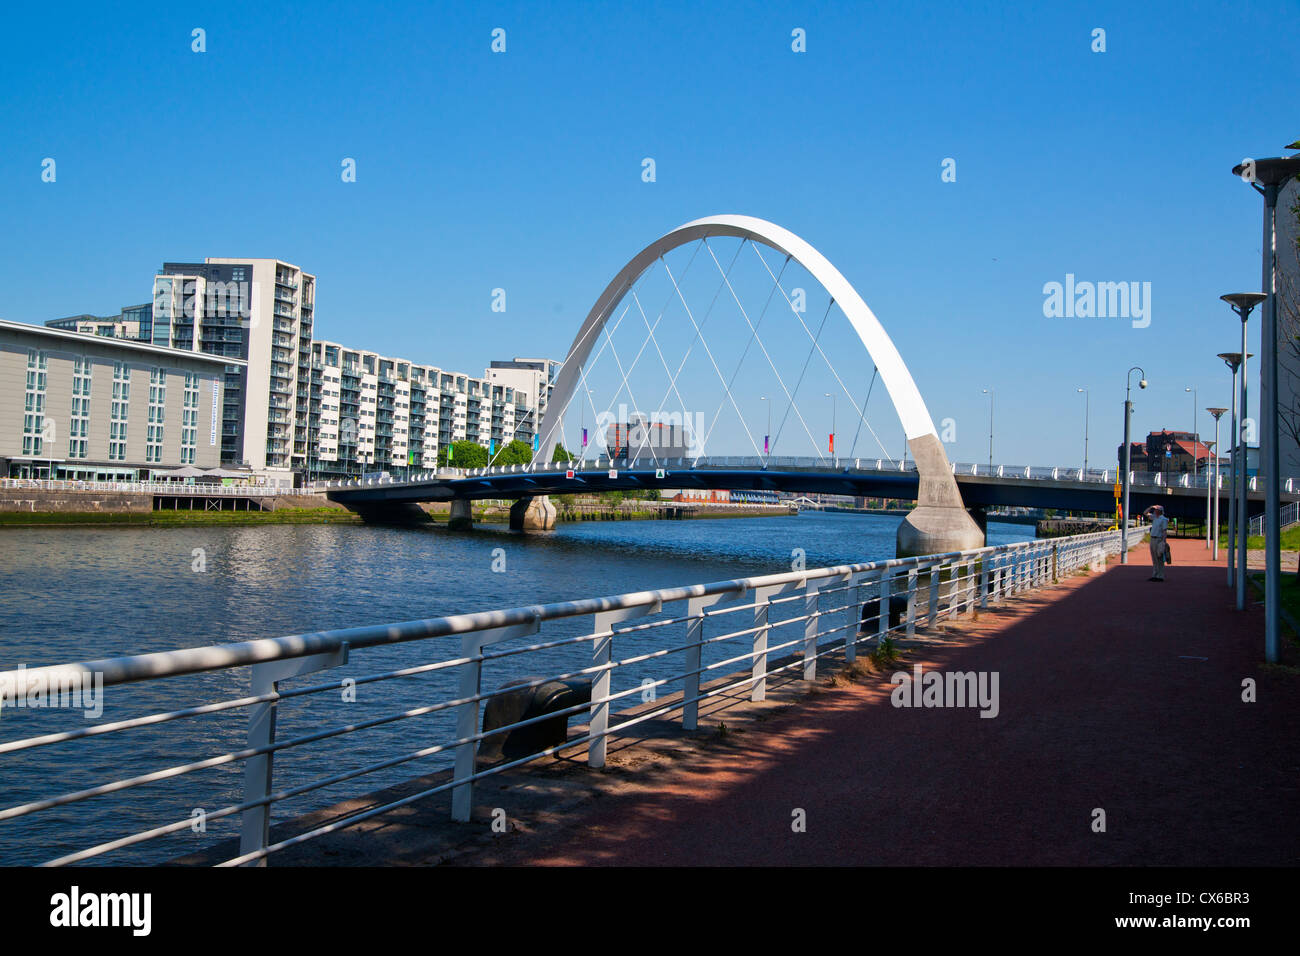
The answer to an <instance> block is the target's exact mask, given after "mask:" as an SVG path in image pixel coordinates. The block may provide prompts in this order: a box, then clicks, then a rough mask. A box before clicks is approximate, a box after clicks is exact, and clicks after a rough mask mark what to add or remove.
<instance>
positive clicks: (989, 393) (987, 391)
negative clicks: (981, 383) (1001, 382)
mask: <svg viewBox="0 0 1300 956" xmlns="http://www.w3.org/2000/svg"><path fill="white" fill-rule="evenodd" d="M981 392H982V394H984V395H987V396H988V397H989V467H990V468H992V467H993V389H992V387H989V388H985V389H981Z"/></svg>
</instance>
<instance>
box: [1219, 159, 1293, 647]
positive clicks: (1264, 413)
mask: <svg viewBox="0 0 1300 956" xmlns="http://www.w3.org/2000/svg"><path fill="white" fill-rule="evenodd" d="M1232 172H1233V175H1234V176H1238V177H1240V178H1241V179H1243V180H1245V181H1246V182H1248V183H1250V185H1251V186H1252V187H1254V189H1255V191H1256V192H1258V193H1259V194H1260V195H1261V196H1263V197H1264V243H1263V255H1262V259H1263V283H1262V286H1261V287H1262V288H1263V289H1264V291H1265V293H1267V297H1266V298H1265V297H1264V296H1260V298H1264V299H1265V301H1264V315H1263V319H1264V328H1263V331H1262V332H1261V334H1260V339H1261V345H1262V348H1261V351H1262V352H1263V353H1264V354H1263V360H1264V368H1263V369H1262V371H1263V375H1262V376H1261V382H1260V385H1261V395H1262V396H1263V397H1264V398H1265V399H1267V400H1266V401H1263V402H1260V410H1261V416H1260V417H1262V418H1263V422H1262V424H1263V426H1264V429H1263V434H1262V435H1261V438H1263V443H1262V448H1261V451H1262V452H1263V453H1264V454H1263V455H1262V456H1261V457H1262V458H1263V461H1262V462H1261V464H1262V465H1263V468H1262V469H1261V470H1262V471H1263V472H1264V480H1265V481H1266V482H1267V483H1268V484H1267V486H1266V488H1265V493H1264V555H1265V559H1264V568H1265V570H1264V657H1265V659H1266V660H1267V661H1269V663H1276V662H1277V659H1278V654H1279V651H1280V648H1281V638H1280V630H1279V627H1280V623H1281V621H1280V617H1281V615H1280V608H1281V605H1279V604H1278V598H1279V597H1280V595H1279V587H1280V586H1281V583H1282V552H1281V541H1280V540H1279V537H1280V535H1281V517H1282V515H1281V507H1280V506H1281V503H1282V501H1281V491H1282V468H1281V456H1280V454H1279V450H1278V417H1277V397H1278V393H1277V196H1278V193H1280V192H1281V191H1282V187H1283V186H1285V185H1286V184H1287V181H1288V180H1290V179H1291V177H1293V176H1300V156H1285V157H1282V156H1275V157H1271V158H1268V159H1255V160H1246V161H1245V162H1243V163H1241V164H1239V165H1237V166H1234V167H1233V170H1232ZM1244 295H1247V296H1250V295H1252V294H1251V293H1244ZM1255 295H1258V293H1256V294H1255ZM1222 298H1223V299H1224V301H1225V302H1228V303H1229V304H1231V305H1232V306H1233V310H1234V311H1237V314H1238V315H1241V325H1242V329H1243V333H1242V343H1241V350H1242V351H1243V352H1245V351H1246V339H1245V332H1244V329H1245V326H1246V314H1248V313H1244V312H1242V311H1238V308H1237V303H1236V302H1234V301H1233V300H1234V299H1240V298H1241V296H1240V295H1239V296H1223V297H1222ZM1256 301H1259V299H1256ZM1251 305H1252V306H1253V303H1251ZM1243 307H1245V306H1244V305H1243ZM1247 308H1248V307H1247ZM1244 378H1245V377H1244V375H1243V384H1242V389H1243V391H1244V390H1245V382H1244ZM1241 414H1242V417H1243V418H1244V417H1245V414H1246V412H1245V403H1244V402H1243V403H1242V413H1241ZM1242 498H1243V500H1244V499H1245V480H1244V478H1243V481H1242ZM1242 513H1243V515H1244V514H1245V512H1244V511H1243V512H1242ZM1242 541H1243V542H1244V541H1245V535H1242ZM1241 548H1242V551H1241V553H1242V555H1243V556H1244V555H1245V544H1242V546H1241ZM1242 564H1245V561H1244V560H1243V561H1242ZM1241 580H1242V584H1243V587H1242V588H1241V589H1239V590H1238V600H1237V604H1238V607H1241V606H1242V600H1243V598H1244V594H1243V593H1242V592H1243V590H1244V582H1245V568H1242V570H1241Z"/></svg>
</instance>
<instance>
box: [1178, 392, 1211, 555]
mask: <svg viewBox="0 0 1300 956" xmlns="http://www.w3.org/2000/svg"><path fill="white" fill-rule="evenodd" d="M1183 391H1184V392H1191V393H1192V476H1193V477H1195V476H1196V469H1197V465H1198V462H1197V459H1196V446H1197V445H1200V444H1203V442H1202V441H1201V433H1200V431H1199V429H1198V428H1197V424H1196V421H1197V419H1196V412H1197V404H1198V402H1199V398H1198V397H1197V391H1196V386H1194V385H1188V386H1187V387H1186V388H1184V389H1183ZM1205 492H1206V493H1205V507H1206V509H1207V513H1208V509H1209V507H1210V494H1209V487H1208V486H1207V487H1206V489H1205ZM1205 546H1206V547H1207V548H1208V547H1209V546H1210V528H1209V526H1208V525H1207V526H1206V528H1205Z"/></svg>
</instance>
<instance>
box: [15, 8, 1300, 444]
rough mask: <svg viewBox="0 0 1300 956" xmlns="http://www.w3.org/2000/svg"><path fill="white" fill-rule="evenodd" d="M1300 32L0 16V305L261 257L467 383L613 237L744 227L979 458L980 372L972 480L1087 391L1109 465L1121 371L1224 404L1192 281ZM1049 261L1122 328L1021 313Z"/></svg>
mask: <svg viewBox="0 0 1300 956" xmlns="http://www.w3.org/2000/svg"><path fill="white" fill-rule="evenodd" d="M1296 13H1297V10H1296V7H1295V5H1294V4H1293V3H1282V2H1277V3H1234V4H1226V3H1225V4H1203V3H1177V4H1152V5H1147V4H1141V5H1135V4H1130V3H1087V4H1068V5H1067V4H1040V3H1025V4H992V3H990V4H978V3H969V2H967V3H955V4H933V5H926V6H924V7H919V6H913V5H911V4H867V3H845V4H810V3H804V4H780V3H776V4H773V3H763V4H733V3H711V4H696V3H680V4H678V3H636V4H617V3H595V4H575V3H555V4H542V3H532V4H508V3H498V4H483V5H450V4H410V5H400V4H391V5H385V7H384V8H383V10H382V11H381V12H369V11H367V9H366V5H364V4H355V3H348V4H312V5H307V4H302V5H285V4H248V5H244V4H232V3H221V4H202V5H194V6H190V7H183V6H182V5H177V4H169V5H161V4H159V5H152V4H135V5H131V4H127V5H123V6H122V7H120V8H116V9H110V8H108V6H107V5H104V4H94V5H33V4H26V5H19V6H15V7H13V8H12V9H11V10H9V11H8V12H7V23H6V29H5V31H4V33H3V36H0V91H2V92H0V122H2V124H3V129H4V131H5V136H4V140H3V146H2V147H0V210H2V211H3V222H4V223H5V226H6V228H5V229H4V230H3V232H0V317H3V318H8V319H14V320H18V321H28V322H41V321H44V320H45V319H48V318H52V317H55V316H62V315H68V314H74V313H78V312H94V313H101V314H102V313H107V312H113V311H116V310H117V309H118V308H119V307H121V306H122V305H125V304H130V303H135V302H141V301H145V300H146V299H147V298H148V294H149V289H150V277H151V275H152V274H153V272H154V270H156V269H157V268H158V267H159V266H160V265H161V263H162V262H163V261H164V260H180V261H184V260H190V259H199V258H202V257H203V256H208V255H213V256H275V257H279V258H281V259H285V260H288V261H290V262H293V263H296V264H298V265H300V266H301V267H303V268H304V269H306V270H307V271H310V272H314V273H315V274H316V275H317V276H318V280H319V291H318V296H317V334H318V336H320V337H323V338H330V339H334V340H339V341H343V342H346V343H349V344H355V345H358V346H361V347H368V348H373V349H375V350H377V351H380V352H384V353H386V354H392V355H400V356H403V357H409V358H412V359H415V360H418V361H427V362H430V363H435V364H438V365H441V366H443V367H444V368H453V369H458V370H465V371H470V372H478V371H480V370H481V369H482V368H483V367H484V366H485V365H486V364H487V362H488V361H489V360H490V359H493V358H508V357H511V356H513V355H548V356H552V357H555V358H562V357H563V354H564V352H565V351H566V350H567V348H568V344H569V341H570V339H571V338H572V336H573V333H574V332H575V331H576V329H577V326H578V324H579V323H580V322H581V320H582V318H583V317H584V316H585V314H586V312H587V310H588V309H589V308H590V306H591V304H592V302H594V300H595V298H596V297H597V295H598V294H599V293H600V291H601V290H602V289H603V288H604V286H605V284H606V283H607V282H608V281H609V279H610V278H612V276H613V275H614V274H615V273H616V272H617V271H618V270H619V269H620V268H621V267H622V265H623V264H624V263H625V262H626V261H627V260H628V259H629V258H631V256H632V255H633V254H635V253H636V252H637V251H638V250H640V249H641V248H642V247H643V246H644V245H646V244H647V243H648V242H650V241H651V240H652V239H654V238H655V237H656V236H658V235H660V234H662V233H664V232H666V231H668V230H669V229H671V228H673V227H674V226H677V225H679V224H681V223H683V222H685V221H688V220H691V219H695V218H698V217H700V216H704V215H708V214H711V213H723V212H734V213H745V214H750V215H755V216H759V217H762V218H765V219H770V220H772V221H774V222H777V223H779V224H781V225H783V226H785V227H787V228H789V229H791V230H793V231H794V232H796V233H798V234H799V235H801V236H803V237H804V238H805V239H807V240H808V241H809V242H811V243H812V244H813V245H814V246H816V247H817V248H818V249H820V250H821V251H822V252H823V253H824V254H825V255H826V256H827V257H828V258H829V259H830V260H831V261H832V262H833V263H834V264H835V265H836V266H838V267H839V269H840V270H841V271H842V272H843V273H844V274H845V275H846V276H847V277H848V279H849V280H850V281H851V282H852V283H853V284H854V285H855V287H856V288H857V289H858V291H859V292H860V293H861V294H862V296H863V298H864V299H865V300H866V301H867V303H868V304H869V305H870V306H871V307H872V309H873V310H874V311H875V312H876V314H877V316H878V317H879V318H880V320H881V322H882V323H883V324H884V326H885V328H886V329H887V330H888V331H889V333H890V335H891V336H892V337H893V339H894V342H895V344H896V345H897V346H898V348H899V350H900V352H901V353H902V355H903V357H904V359H905V360H906V362H907V363H908V365H909V367H910V369H911V371H912V374H913V375H914V377H915V378H916V380H917V383H918V385H919V386H920V389H921V392H922V394H923V395H924V396H925V398H926V401H927V404H928V405H929V408H930V412H931V414H932V416H933V417H934V419H935V420H936V422H937V421H939V420H941V419H944V418H952V419H953V420H954V422H955V423H956V426H957V427H956V441H954V442H953V443H952V444H951V445H950V446H949V454H950V457H952V458H953V459H955V460H960V461H982V460H984V459H985V458H986V457H987V453H988V452H987V448H988V435H987V431H988V425H987V419H988V406H987V397H986V396H985V395H983V394H981V389H983V388H985V387H988V386H989V385H993V386H994V387H995V388H996V394H997V409H996V423H995V432H996V435H995V446H996V448H995V453H996V454H995V457H996V458H997V459H998V460H1000V461H1004V462H1023V463H1034V464H1057V463H1061V464H1069V463H1077V462H1078V460H1079V459H1080V458H1081V457H1082V443H1083V441H1082V439H1083V400H1082V396H1080V395H1079V394H1078V393H1076V391H1075V389H1076V388H1077V387H1079V386H1087V387H1090V388H1091V390H1092V392H1091V396H1092V428H1091V453H1090V459H1091V461H1092V462H1093V463H1095V464H1097V463H1102V462H1110V461H1112V460H1113V456H1114V447H1115V446H1116V444H1117V443H1118V442H1119V439H1120V429H1121V425H1122V419H1121V403H1122V401H1123V387H1124V376H1125V371H1126V370H1127V369H1128V368H1129V366H1130V365H1134V364H1139V365H1142V366H1143V367H1144V368H1145V369H1146V372H1147V377H1148V378H1149V380H1150V382H1151V388H1150V389H1148V390H1147V391H1146V392H1143V393H1141V394H1140V396H1139V397H1138V399H1137V400H1136V401H1137V413H1136V418H1135V428H1134V430H1135V432H1138V433H1145V431H1146V430H1148V429H1150V428H1158V427H1162V426H1165V427H1171V428H1191V426H1192V398H1191V396H1190V395H1188V394H1187V393H1185V392H1184V388H1185V387H1186V386H1189V385H1190V386H1196V387H1198V388H1199V399H1200V401H1199V404H1200V406H1201V408H1202V409H1203V408H1204V407H1205V406H1207V405H1212V404H1222V405H1227V404H1228V384H1227V382H1228V378H1227V371H1226V369H1224V367H1223V366H1222V363H1220V362H1219V361H1218V360H1217V359H1216V358H1214V354H1215V353H1216V352H1219V351H1225V350H1228V349H1231V348H1234V347H1235V344H1236V342H1237V337H1238V336H1239V330H1238V328H1237V327H1236V320H1235V319H1234V318H1233V317H1232V315H1231V314H1230V313H1229V311H1228V308H1227V306H1226V305H1224V304H1223V303H1221V302H1220V301H1219V299H1218V296H1219V295H1220V294H1222V293H1224V292H1230V291H1246V290H1256V289H1258V288H1259V287H1260V259H1259V249H1260V222H1261V215H1262V209H1261V206H1262V203H1261V201H1260V200H1259V198H1258V197H1257V196H1256V195H1255V193H1254V192H1253V191H1251V190H1250V189H1249V188H1248V187H1247V186H1246V185H1245V184H1244V183H1242V182H1241V181H1240V180H1237V179H1235V178H1234V177H1232V176H1231V175H1230V173H1229V170H1230V168H1231V167H1232V166H1233V165H1234V164H1235V163H1237V162H1239V161H1240V160H1241V159H1242V158H1243V157H1246V156H1269V155H1278V154H1279V153H1281V152H1282V147H1283V145H1284V144H1286V143H1289V142H1291V141H1292V140H1294V139H1296V138H1297V137H1298V136H1300V127H1297V125H1296V120H1295V116H1296V113H1295V110H1294V108H1293V106H1292V104H1290V103H1288V101H1287V99H1286V98H1285V97H1279V96H1276V95H1273V96H1268V97H1265V96H1263V95H1261V94H1262V93H1264V92H1266V91H1272V92H1274V93H1276V92H1277V91H1278V89H1279V87H1278V86H1277V81H1278V80H1280V79H1281V78H1282V77H1285V76H1287V75H1288V74H1289V71H1290V69H1292V68H1293V63H1291V62H1288V60H1291V59H1293V57H1294V52H1293V51H1291V50H1289V48H1288V45H1287V44H1286V43H1284V42H1282V41H1281V38H1282V37H1285V36H1286V35H1287V34H1286V30H1287V29H1288V27H1289V26H1290V25H1293V24H1294V22H1295V16H1296ZM1270 24H1272V25H1273V26H1272V27H1270ZM196 27H201V28H203V29H204V30H205V31H206V44H207V51H206V52H205V53H202V54H198V53H194V52H192V51H191V30H193V29H194V28H196ZM496 27H501V28H504V29H505V30H506V38H507V49H506V52H505V53H503V54H494V53H492V52H491V50H490V43H491V31H492V30H493V28H496ZM796 27H797V28H802V29H804V30H806V35H807V52H805V53H795V52H793V51H792V50H791V31H792V29H794V28H796ZM1098 27H1100V28H1103V29H1104V30H1105V31H1106V51H1105V52H1104V53H1094V52H1092V50H1091V44H1092V31H1093V30H1094V29H1095V28H1098ZM1288 53H1289V54H1290V56H1288ZM45 157H52V158H54V159H55V161H56V163H57V181H56V182H54V183H43V182H42V181H41V162H42V160H43V159H44V158H45ZM344 157H351V158H354V159H355V160H356V163H357V181H356V182H355V183H343V182H342V181H341V178H340V162H341V160H342V159H343V158H344ZM645 157H653V158H654V159H655V162H656V181H655V182H653V183H646V182H643V181H642V177H641V172H642V166H641V162H642V159H643V158H645ZM949 157H951V158H953V159H955V160H956V169H957V181H956V182H951V183H945V182H943V181H941V178H940V172H941V166H940V164H941V162H942V161H943V160H944V159H945V158H949ZM1066 274H1074V275H1075V276H1076V277H1078V278H1079V279H1080V280H1091V281H1137V282H1150V283H1151V289H1152V293H1151V295H1152V303H1151V304H1152V314H1151V319H1152V321H1151V324H1150V326H1149V327H1147V328H1144V329H1135V328H1133V327H1132V326H1131V323H1130V322H1129V321H1127V320H1125V319H1119V318H1106V319H1099V318H1090V319H1082V318H1045V317H1044V315H1043V308H1042V307H1043V299H1044V296H1043V292H1042V289H1043V285H1044V283H1046V282H1051V281H1064V279H1065V276H1066ZM498 287H501V288H505V289H506V290H507V309H506V312H504V313H494V312H493V311H492V310H491V303H492V299H491V291H492V289H494V288H498ZM1256 326H1257V323H1252V329H1253V331H1252V336H1251V337H1252V346H1251V348H1252V351H1258V336H1257V327H1256ZM864 362H866V360H865V357H864ZM869 367H870V365H869V362H867V363H866V368H867V369H869ZM1252 387H1253V384H1252ZM1252 404H1253V403H1252ZM888 411H889V410H888V408H887V407H884V406H880V405H876V404H874V402H873V406H872V411H871V415H872V416H873V420H874V419H875V417H876V416H881V417H882V418H883V417H886V416H887V413H888ZM818 414H820V412H819V413H818ZM827 417H829V416H827ZM1207 419H1208V416H1207V415H1206V414H1205V413H1204V412H1203V411H1202V412H1201V414H1200V425H1201V428H1202V431H1205V430H1206V422H1207ZM822 430H823V431H825V430H827V429H826V426H825V425H823V426H822ZM839 431H840V432H841V433H843V431H844V427H843V426H842V425H841V426H840V427H839ZM735 450H736V451H741V450H743V448H736V449H735ZM800 453H804V452H800Z"/></svg>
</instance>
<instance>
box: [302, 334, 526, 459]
mask: <svg viewBox="0 0 1300 956" xmlns="http://www.w3.org/2000/svg"><path fill="white" fill-rule="evenodd" d="M530 397H531V396H530V394H529V393H526V392H523V391H518V390H516V389H514V388H512V387H510V386H508V385H503V384H494V383H493V382H492V381H490V380H489V379H487V378H474V377H473V376H469V375H464V374H462V373H459V372H449V371H445V370H443V369H440V368H437V367H436V366H432V365H421V364H418V363H416V362H411V361H409V360H407V359H398V358H389V357H387V356H383V355H380V354H379V353H377V352H370V351H366V350H364V349H352V348H348V347H347V346H345V345H342V344H340V343H337V342H327V341H322V340H316V341H314V342H312V355H311V389H310V401H309V411H310V416H311V419H310V420H311V423H312V424H311V427H310V428H309V432H308V434H309V441H308V458H309V461H310V464H309V471H310V472H311V474H313V475H316V476H320V477H335V476H337V477H345V476H349V475H356V474H364V473H367V472H376V471H389V470H393V469H401V468H404V467H405V468H435V467H437V464H438V452H439V450H440V449H442V448H444V447H446V446H448V445H450V444H451V443H452V442H456V441H473V442H477V443H478V444H480V445H482V446H483V447H484V448H489V449H498V448H502V447H504V446H505V445H507V444H509V443H510V442H511V441H514V440H515V439H520V440H522V441H526V442H529V443H530V444H531V443H532V440H533V427H532V425H531V421H532V420H533V419H534V418H535V416H536V410H535V407H534V406H533V405H532V404H530Z"/></svg>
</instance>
